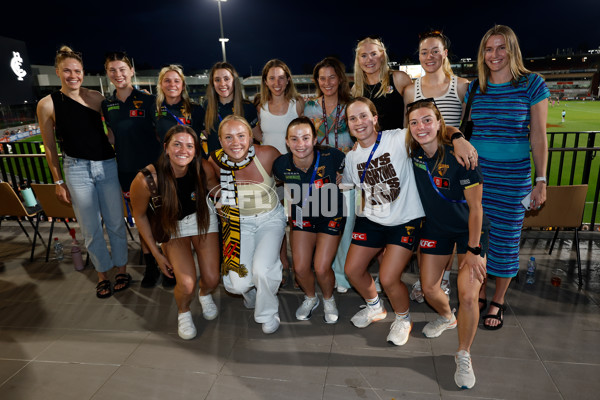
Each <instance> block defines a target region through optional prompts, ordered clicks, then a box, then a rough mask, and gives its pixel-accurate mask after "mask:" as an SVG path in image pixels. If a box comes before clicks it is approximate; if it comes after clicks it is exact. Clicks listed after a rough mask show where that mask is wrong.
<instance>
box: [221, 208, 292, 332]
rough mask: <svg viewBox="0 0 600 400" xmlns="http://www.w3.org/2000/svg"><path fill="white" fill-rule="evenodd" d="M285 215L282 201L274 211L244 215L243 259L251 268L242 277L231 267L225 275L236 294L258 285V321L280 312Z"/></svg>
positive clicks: (241, 258) (255, 316)
mask: <svg viewBox="0 0 600 400" xmlns="http://www.w3.org/2000/svg"><path fill="white" fill-rule="evenodd" d="M285 224H286V218H285V214H284V212H283V207H282V206H281V204H277V207H276V208H275V209H273V211H270V212H267V213H264V214H260V215H257V216H252V217H241V224H240V228H241V254H240V263H241V264H244V265H245V266H246V268H247V269H248V274H247V275H246V276H245V277H243V278H241V277H240V276H239V275H238V273H237V272H234V271H229V273H228V274H227V275H225V276H224V277H223V285H224V286H225V289H226V290H227V291H228V292H230V293H234V294H241V295H243V294H244V293H247V292H248V291H250V290H251V289H252V288H253V287H255V288H256V308H255V309H254V320H255V321H256V322H258V323H259V324H264V323H266V322H269V321H271V320H272V319H273V318H274V317H275V315H277V313H278V312H279V300H278V299H277V291H278V290H279V285H280V284H281V269H282V265H281V260H280V259H279V250H280V249H281V242H282V240H283V235H284V234H285Z"/></svg>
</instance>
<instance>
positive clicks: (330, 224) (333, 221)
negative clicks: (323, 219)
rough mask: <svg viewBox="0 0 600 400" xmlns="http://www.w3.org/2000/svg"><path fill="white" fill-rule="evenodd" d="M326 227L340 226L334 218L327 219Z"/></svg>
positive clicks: (334, 227)
mask: <svg viewBox="0 0 600 400" xmlns="http://www.w3.org/2000/svg"><path fill="white" fill-rule="evenodd" d="M327 226H328V227H330V228H333V229H336V228H339V227H340V223H339V222H338V221H336V220H334V219H332V220H331V221H329V224H327Z"/></svg>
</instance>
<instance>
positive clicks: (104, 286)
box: [96, 279, 112, 299]
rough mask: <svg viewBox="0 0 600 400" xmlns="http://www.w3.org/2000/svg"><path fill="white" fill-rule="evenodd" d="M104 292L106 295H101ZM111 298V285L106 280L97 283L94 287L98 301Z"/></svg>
mask: <svg viewBox="0 0 600 400" xmlns="http://www.w3.org/2000/svg"><path fill="white" fill-rule="evenodd" d="M103 292H106V293H103ZM110 296H112V285H111V284H110V281H109V280H108V279H105V280H103V281H100V282H98V284H97V285H96V297H98V298H99V299H106V298H107V297H110Z"/></svg>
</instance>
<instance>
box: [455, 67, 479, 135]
mask: <svg viewBox="0 0 600 400" xmlns="http://www.w3.org/2000/svg"><path fill="white" fill-rule="evenodd" d="M478 87H479V79H477V78H476V79H475V81H473V87H471V90H470V91H469V101H467V106H466V107H465V115H464V116H463V120H462V122H461V124H460V128H459V130H460V131H461V132H463V133H464V131H465V129H466V128H467V121H469V120H470V119H471V104H473V97H475V92H477V88H478Z"/></svg>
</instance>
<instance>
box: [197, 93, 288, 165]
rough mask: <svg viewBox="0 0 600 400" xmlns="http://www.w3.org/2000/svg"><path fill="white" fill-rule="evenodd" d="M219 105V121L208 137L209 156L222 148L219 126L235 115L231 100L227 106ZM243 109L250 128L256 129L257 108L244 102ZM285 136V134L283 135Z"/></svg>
mask: <svg viewBox="0 0 600 400" xmlns="http://www.w3.org/2000/svg"><path fill="white" fill-rule="evenodd" d="M218 103H219V109H218V111H217V119H216V121H214V124H213V128H212V129H211V131H210V133H209V135H208V138H207V140H208V154H210V153H212V152H213V151H215V150H219V149H220V148H221V143H220V142H219V135H218V130H219V124H220V123H221V121H223V120H224V119H225V117H226V116H228V115H231V114H233V100H231V101H230V102H229V103H227V104H221V102H218ZM242 108H243V109H244V115H243V117H244V118H245V119H246V121H248V123H249V124H250V127H252V128H254V127H255V126H256V124H257V123H258V115H257V114H256V107H254V105H253V104H252V103H250V102H249V101H246V100H244V101H243V102H242ZM281 134H282V135H283V134H284V133H283V132H282V133H281Z"/></svg>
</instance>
